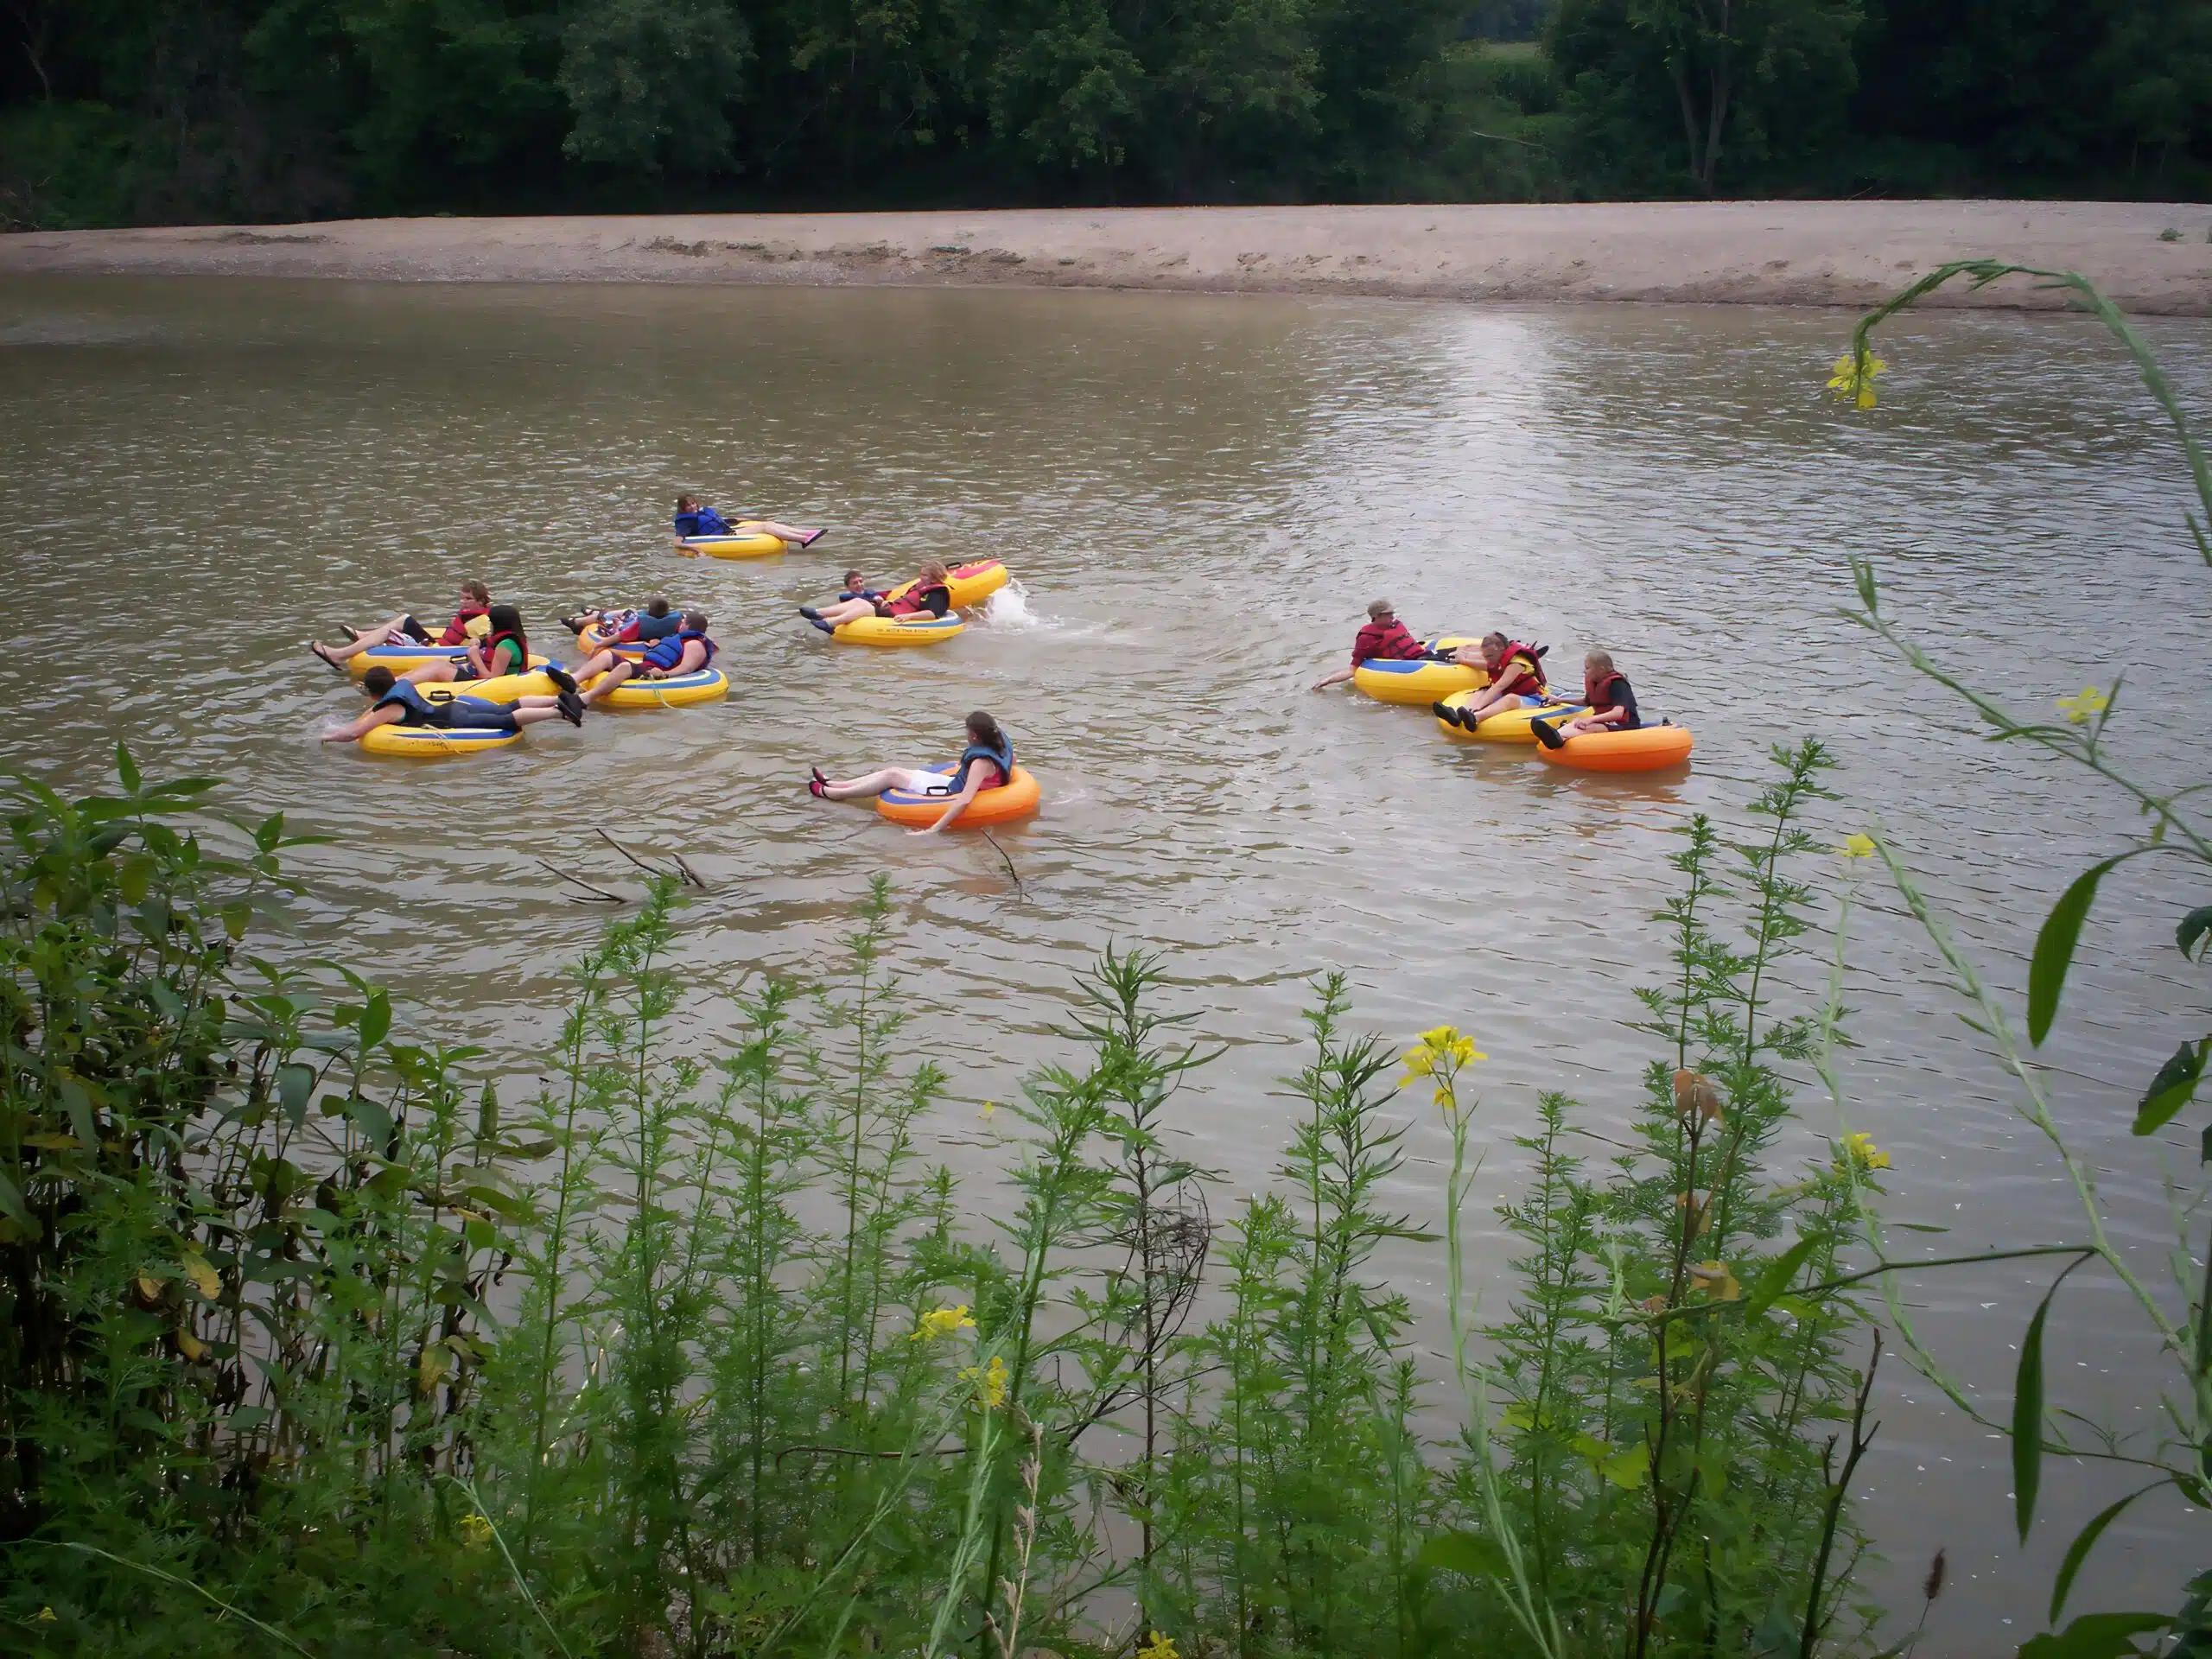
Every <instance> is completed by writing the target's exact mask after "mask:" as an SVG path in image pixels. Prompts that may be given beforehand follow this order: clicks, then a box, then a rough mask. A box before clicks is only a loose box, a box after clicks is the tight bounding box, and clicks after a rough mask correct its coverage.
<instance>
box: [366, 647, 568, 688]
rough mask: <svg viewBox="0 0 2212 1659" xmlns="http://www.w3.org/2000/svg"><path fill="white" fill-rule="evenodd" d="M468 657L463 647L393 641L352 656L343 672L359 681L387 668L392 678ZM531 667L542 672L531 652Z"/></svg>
mask: <svg viewBox="0 0 2212 1659" xmlns="http://www.w3.org/2000/svg"><path fill="white" fill-rule="evenodd" d="M467 656H468V648H467V646H466V645H418V644H416V642H415V641H414V640H412V639H404V640H396V641H394V642H393V643H392V644H391V645H371V646H370V647H369V648H368V649H367V650H366V651H357V652H354V653H353V655H352V656H351V657H348V658H346V672H347V673H349V674H351V675H352V676H353V677H354V678H355V679H357V680H358V679H359V678H360V677H361V676H363V675H364V674H365V673H367V672H368V671H370V670H371V669H372V668H378V667H383V668H388V669H390V670H391V671H392V672H393V673H395V674H404V673H405V672H406V671H408V670H409V669H410V668H420V667H422V666H423V664H425V663H458V662H461V661H464V660H466V659H467ZM530 665H531V667H532V668H543V667H544V666H545V658H543V657H541V656H539V655H538V654H537V652H534V651H533V652H531V654H530Z"/></svg>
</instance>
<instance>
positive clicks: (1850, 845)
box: [1840, 835, 1874, 858]
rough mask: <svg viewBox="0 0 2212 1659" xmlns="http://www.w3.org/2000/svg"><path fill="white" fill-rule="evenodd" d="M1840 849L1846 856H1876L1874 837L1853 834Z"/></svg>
mask: <svg viewBox="0 0 2212 1659" xmlns="http://www.w3.org/2000/svg"><path fill="white" fill-rule="evenodd" d="M1840 851H1841V852H1842V854H1843V855H1844V856H1845V857H1846V858H1872V857H1873V856H1874V837H1873V836H1867V835H1858V836H1852V837H1851V838H1850V839H1849V840H1847V841H1846V842H1844V843H1843V846H1842V847H1841V849H1840Z"/></svg>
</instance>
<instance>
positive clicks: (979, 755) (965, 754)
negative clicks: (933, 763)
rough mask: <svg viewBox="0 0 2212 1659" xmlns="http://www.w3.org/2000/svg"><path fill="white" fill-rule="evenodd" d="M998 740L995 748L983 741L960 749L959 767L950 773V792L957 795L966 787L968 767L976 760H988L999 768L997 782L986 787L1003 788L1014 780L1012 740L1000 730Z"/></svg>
mask: <svg viewBox="0 0 2212 1659" xmlns="http://www.w3.org/2000/svg"><path fill="white" fill-rule="evenodd" d="M999 742H1000V745H1001V747H998V748H992V747H990V746H989V745H988V744H984V743H970V744H969V746H968V747H966V748H964V749H963V750H961V751H960V769H959V770H958V771H957V772H954V773H953V774H952V784H951V791H952V793H954V794H955V795H957V794H958V793H959V792H960V791H962V790H963V789H965V788H967V787H968V768H969V767H970V766H974V765H975V764H976V762H977V761H978V760H988V761H989V762H990V763H991V764H992V765H993V766H996V767H997V768H998V769H999V780H998V782H997V783H995V784H988V785H985V787H986V788H988V789H1003V788H1005V787H1006V785H1008V784H1010V783H1012V782H1013V781H1014V740H1013V739H1012V738H1010V737H1008V736H1007V734H1005V733H1004V732H1001V733H1000V734H999Z"/></svg>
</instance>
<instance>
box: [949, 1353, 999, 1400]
mask: <svg viewBox="0 0 2212 1659" xmlns="http://www.w3.org/2000/svg"><path fill="white" fill-rule="evenodd" d="M960 1380H961V1381H962V1382H963V1383H974V1384H975V1385H976V1400H977V1402H979V1403H980V1404H981V1405H982V1408H983V1409H984V1410H985V1411H996V1410H997V1409H998V1408H1000V1407H1001V1406H1002V1405H1004V1404H1006V1380H1007V1369H1006V1360H1005V1358H1004V1357H1002V1356H1001V1355H998V1354H993V1355H992V1356H991V1363H989V1364H988V1365H987V1366H984V1367H982V1369H981V1370H978V1369H977V1368H976V1367H975V1366H973V1365H967V1366H963V1367H962V1368H961V1372H960Z"/></svg>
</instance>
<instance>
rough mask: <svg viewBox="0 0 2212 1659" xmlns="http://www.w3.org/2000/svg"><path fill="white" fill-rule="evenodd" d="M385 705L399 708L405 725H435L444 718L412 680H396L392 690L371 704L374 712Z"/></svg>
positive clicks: (400, 720)
mask: <svg viewBox="0 0 2212 1659" xmlns="http://www.w3.org/2000/svg"><path fill="white" fill-rule="evenodd" d="M385 707H397V709H398V710H399V723H400V724H401V725H403V726H435V725H438V724H440V723H441V721H442V715H440V714H439V712H438V707H437V705H436V704H435V703H434V702H431V701H430V700H429V698H428V697H426V696H423V694H422V692H420V691H419V690H416V686H415V682H414V681H412V680H394V681H393V682H392V683H391V690H389V691H387V692H385V694H384V696H380V697H378V699H377V700H376V701H375V702H373V703H372V704H370V709H371V712H372V713H373V712H374V711H375V710H376V709H383V708H385Z"/></svg>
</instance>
